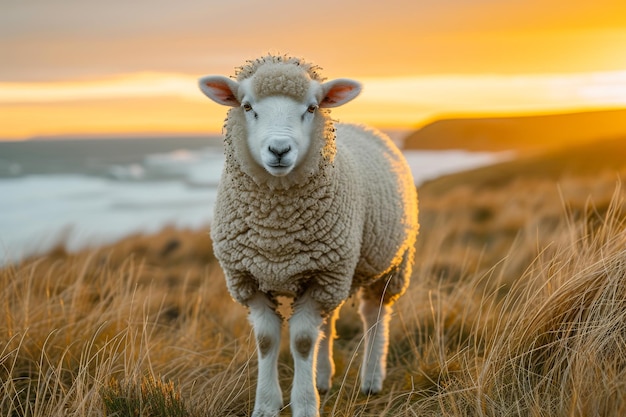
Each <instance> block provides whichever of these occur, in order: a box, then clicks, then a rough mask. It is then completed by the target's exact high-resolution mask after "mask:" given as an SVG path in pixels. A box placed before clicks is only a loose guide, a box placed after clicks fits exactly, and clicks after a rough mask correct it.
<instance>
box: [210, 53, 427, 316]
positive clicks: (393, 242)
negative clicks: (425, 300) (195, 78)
mask: <svg viewBox="0 0 626 417" xmlns="http://www.w3.org/2000/svg"><path fill="white" fill-rule="evenodd" d="M317 71H318V68H317V67H314V66H312V65H310V64H306V63H304V62H303V61H301V60H298V59H295V58H288V57H273V56H268V57H264V58H260V59H258V60H256V61H250V62H249V64H248V66H244V67H242V68H240V69H239V72H238V79H239V80H240V81H241V80H243V79H245V78H249V77H254V78H253V80H252V81H253V83H252V84H253V86H255V87H254V88H255V92H256V93H260V94H283V95H287V96H289V97H292V98H296V97H302V94H303V92H302V87H303V86H305V85H307V86H308V85H311V84H312V83H313V84H315V82H319V81H320V80H322V78H321V76H319V74H318V72H317ZM257 77H258V78H257ZM305 82H306V84H305ZM304 95H306V92H304ZM315 117H316V120H315V122H316V130H315V133H314V137H313V138H312V143H311V146H310V148H309V152H308V154H307V158H306V160H304V161H303V164H301V165H300V166H298V167H296V168H295V169H294V171H292V172H291V173H290V174H289V175H287V176H285V177H273V176H271V175H270V174H269V173H267V172H266V171H265V170H264V169H263V168H262V167H260V166H259V165H257V164H256V163H255V162H254V160H253V159H252V157H251V155H250V151H249V150H248V147H247V144H246V127H245V121H244V116H243V111H242V109H241V108H232V109H231V110H230V111H229V113H228V116H227V119H226V124H225V151H226V165H225V169H224V172H223V174H222V178H221V181H220V184H219V189H218V198H217V202H216V207H215V214H214V219H213V222H212V227H211V237H212V239H213V244H214V251H215V255H216V257H217V258H218V259H219V261H220V264H221V266H222V268H223V269H224V271H225V275H226V282H227V286H228V289H229V291H230V293H231V295H232V296H233V298H234V299H235V300H237V301H238V302H240V303H242V304H244V305H246V304H247V301H248V300H249V299H250V298H251V297H252V296H253V295H254V294H255V293H256V292H257V291H262V292H264V293H267V294H270V295H272V296H276V295H287V296H291V297H298V296H299V295H301V294H302V293H303V292H304V291H305V290H307V291H309V292H310V294H311V296H312V297H313V298H314V299H315V300H316V301H317V302H319V303H320V305H321V306H322V308H323V309H324V311H325V312H327V313H329V312H331V311H332V310H334V309H335V308H337V307H339V306H340V305H341V304H342V303H343V302H344V300H345V299H346V298H347V297H348V296H349V295H350V294H351V293H352V292H354V291H355V290H356V289H358V288H359V287H366V288H365V290H364V291H363V295H364V296H365V297H371V298H373V297H377V298H378V299H380V297H381V296H382V294H383V291H384V294H385V295H384V301H385V302H386V303H391V302H393V301H394V300H395V299H396V298H397V297H399V296H400V295H401V294H402V293H403V292H404V291H405V289H406V287H407V286H408V284H409V278H410V275H411V269H412V264H413V255H414V244H415V239H416V236H417V232H418V223H417V195H416V191H415V186H414V183H413V179H412V176H411V172H410V170H409V168H408V166H407V164H406V161H405V160H404V158H403V156H402V154H401V153H400V151H399V150H398V149H397V148H396V147H395V145H394V144H393V143H392V142H391V140H390V139H389V138H387V137H386V136H385V135H382V134H381V133H379V132H375V131H373V130H369V129H365V128H363V127H359V126H354V125H347V124H334V123H333V121H332V119H331V118H330V113H329V111H328V110H325V109H319V111H318V112H317V114H316V116H315ZM335 128H336V131H335ZM335 133H336V138H335Z"/></svg>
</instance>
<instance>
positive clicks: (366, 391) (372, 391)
mask: <svg viewBox="0 0 626 417" xmlns="http://www.w3.org/2000/svg"><path fill="white" fill-rule="evenodd" d="M382 390H383V384H382V382H378V383H376V382H374V381H370V383H363V384H362V385H361V393H362V394H363V395H367V396H370V395H376V394H379V393H380V392H381V391H382Z"/></svg>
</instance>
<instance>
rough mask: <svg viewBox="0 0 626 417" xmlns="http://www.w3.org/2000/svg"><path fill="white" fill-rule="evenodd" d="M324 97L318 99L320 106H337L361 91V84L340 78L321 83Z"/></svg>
mask: <svg viewBox="0 0 626 417" xmlns="http://www.w3.org/2000/svg"><path fill="white" fill-rule="evenodd" d="M322 91H323V92H324V98H323V99H322V101H320V107H337V106H341V105H342V104H346V103H347V102H349V101H350V100H352V99H353V98H355V97H356V96H358V95H359V93H360V92H361V84H360V83H358V82H356V81H353V80H349V79H347V78H340V79H338V80H332V81H328V82H325V83H324V84H322Z"/></svg>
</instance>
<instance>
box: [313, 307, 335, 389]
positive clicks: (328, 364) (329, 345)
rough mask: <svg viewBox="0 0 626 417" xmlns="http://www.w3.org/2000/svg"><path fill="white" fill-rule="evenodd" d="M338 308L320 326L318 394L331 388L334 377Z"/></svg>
mask: <svg viewBox="0 0 626 417" xmlns="http://www.w3.org/2000/svg"><path fill="white" fill-rule="evenodd" d="M338 313H339V308H337V309H336V310H335V311H333V312H332V313H331V314H329V315H328V317H327V318H326V320H325V321H324V324H322V333H321V335H320V343H319V349H318V351H317V390H318V392H319V393H320V394H324V393H326V392H327V391H328V390H329V389H330V387H331V386H332V379H333V376H334V375H335V362H334V361H333V341H334V339H335V322H336V321H337V316H338V315H339V314H338Z"/></svg>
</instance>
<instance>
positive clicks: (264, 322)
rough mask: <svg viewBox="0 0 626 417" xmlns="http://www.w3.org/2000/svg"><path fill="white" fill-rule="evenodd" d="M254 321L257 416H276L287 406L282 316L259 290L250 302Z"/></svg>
mask: <svg viewBox="0 0 626 417" xmlns="http://www.w3.org/2000/svg"><path fill="white" fill-rule="evenodd" d="M248 307H249V309H250V315H249V319H250V323H251V324H252V327H253V328H254V334H255V336H256V344H257V352H258V358H259V370H258V381H257V386H256V400H255V403H254V412H253V413H252V416H253V417H276V416H278V414H279V412H280V409H281V408H282V405H283V398H282V397H283V395H282V392H281V390H280V385H279V382H278V350H279V347H280V346H279V345H280V330H281V319H280V316H279V315H278V314H277V313H276V310H275V308H276V306H275V305H274V303H273V302H272V301H271V300H270V299H269V298H268V297H267V296H266V295H265V294H263V293H260V292H259V293H257V294H256V295H255V296H253V297H252V299H251V300H250V301H249V302H248Z"/></svg>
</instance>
